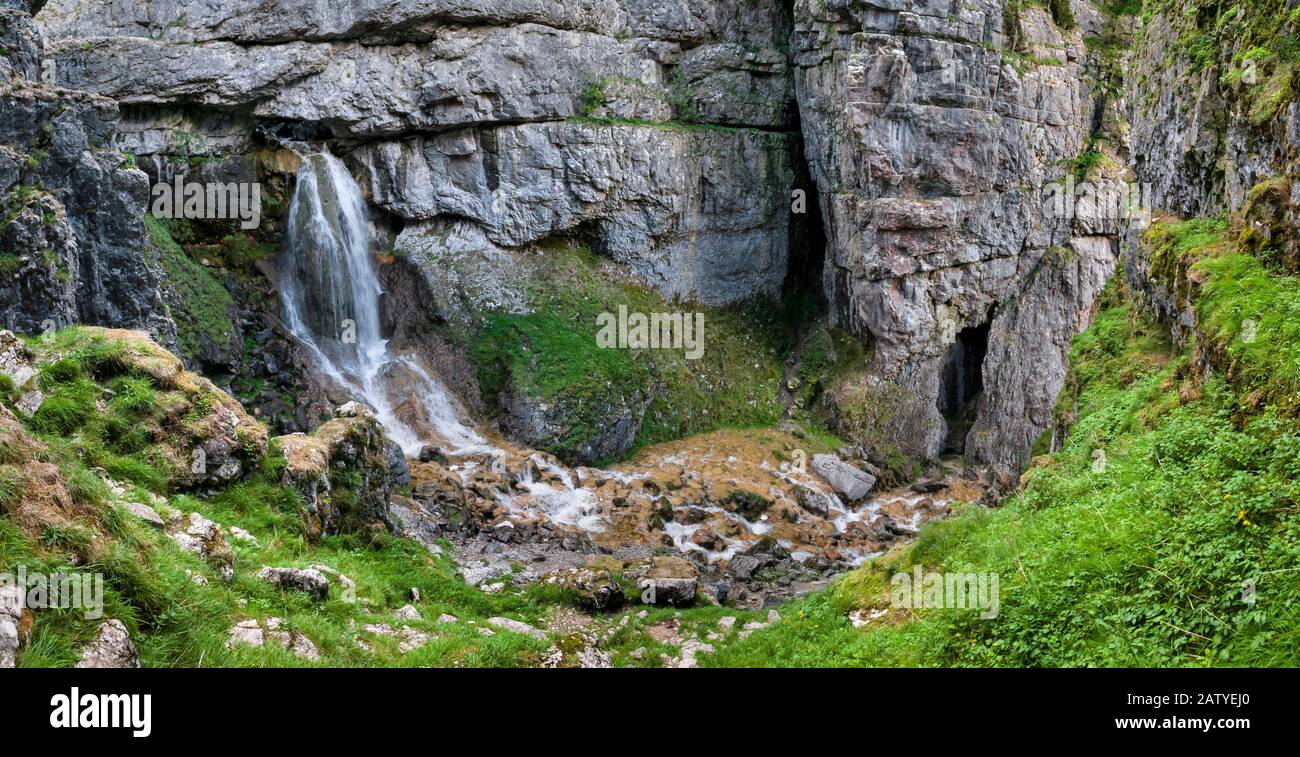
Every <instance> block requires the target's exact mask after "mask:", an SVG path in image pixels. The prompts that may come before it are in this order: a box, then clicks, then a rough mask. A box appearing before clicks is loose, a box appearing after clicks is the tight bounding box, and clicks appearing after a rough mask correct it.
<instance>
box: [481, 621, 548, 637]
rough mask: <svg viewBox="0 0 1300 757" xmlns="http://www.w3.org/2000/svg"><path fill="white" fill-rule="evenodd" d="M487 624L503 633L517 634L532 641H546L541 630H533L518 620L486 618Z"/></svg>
mask: <svg viewBox="0 0 1300 757" xmlns="http://www.w3.org/2000/svg"><path fill="white" fill-rule="evenodd" d="M487 622H488V623H490V624H492V625H494V626H496V627H497V628H500V629H502V630H504V631H511V632H513V633H519V634H523V635H525V636H531V637H533V638H534V639H539V640H541V641H545V640H546V634H545V633H543V632H542V631H541V630H539V629H537V628H533V627H532V626H530V625H528V624H527V623H523V622H520V621H518V620H512V619H510V618H500V617H498V618H488V621H487Z"/></svg>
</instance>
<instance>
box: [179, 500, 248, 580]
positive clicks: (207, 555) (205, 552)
mask: <svg viewBox="0 0 1300 757" xmlns="http://www.w3.org/2000/svg"><path fill="white" fill-rule="evenodd" d="M170 527H172V528H176V529H180V528H181V527H184V530H176V531H175V532H173V533H171V534H169V535H170V536H171V538H172V540H173V541H175V542H176V543H177V544H178V545H180V547H181V549H184V550H185V551H187V552H190V553H192V554H196V555H198V556H199V557H202V558H203V559H204V560H206V561H207V563H208V564H209V565H211V566H212V567H213V568H214V569H216V571H217V574H218V575H219V576H221V580H222V581H225V582H226V583H230V582H231V581H233V580H234V578H235V553H234V552H232V551H231V550H230V544H229V543H228V542H227V541H226V536H225V534H224V533H222V529H221V526H220V525H218V524H217V523H215V522H213V521H210V520H208V519H207V518H205V517H203V516H202V515H199V514H198V513H190V515H189V518H188V520H177V521H176V522H174V523H173V524H171V526H170Z"/></svg>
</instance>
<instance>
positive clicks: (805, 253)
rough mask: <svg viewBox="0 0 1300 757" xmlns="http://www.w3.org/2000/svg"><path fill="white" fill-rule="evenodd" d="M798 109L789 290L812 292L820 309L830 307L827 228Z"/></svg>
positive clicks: (793, 151) (788, 272)
mask: <svg viewBox="0 0 1300 757" xmlns="http://www.w3.org/2000/svg"><path fill="white" fill-rule="evenodd" d="M798 119H799V115H798V111H797V108H796V112H795V128H796V131H795V133H796V134H797V135H798V136H797V137H796V138H795V141H794V146H793V148H792V149H791V156H792V160H793V162H794V176H795V195H794V196H793V197H791V200H790V202H791V206H790V207H791V214H790V260H789V268H788V269H787V271H786V278H785V291H786V292H787V293H803V292H809V293H811V295H812V297H813V299H814V300H815V301H816V302H817V304H818V309H819V310H823V311H824V310H825V309H826V293H825V292H824V291H823V290H822V271H823V269H824V267H825V262H826V227H825V225H824V223H825V221H824V219H823V218H822V208H821V201H820V198H819V196H818V194H817V185H816V184H815V183H814V182H813V178H812V171H811V170H810V169H809V166H808V156H807V153H806V151H805V146H804V141H803V129H802V127H801V124H800V123H799V121H798Z"/></svg>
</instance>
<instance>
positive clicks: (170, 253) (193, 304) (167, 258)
mask: <svg viewBox="0 0 1300 757" xmlns="http://www.w3.org/2000/svg"><path fill="white" fill-rule="evenodd" d="M144 225H145V229H146V231H147V232H148V234H149V239H150V241H152V242H153V244H154V246H155V247H157V248H158V251H159V253H160V257H159V261H160V263H161V264H162V267H163V271H164V272H165V273H166V274H167V280H168V283H169V284H170V285H171V286H172V287H173V289H174V291H175V294H176V297H177V299H178V300H179V302H180V307H179V308H174V309H173V311H172V317H173V319H174V320H175V321H176V336H177V340H178V341H179V343H180V349H181V353H182V355H183V356H184V357H185V359H186V360H187V361H189V362H190V363H191V364H193V363H195V362H196V361H198V359H199V356H200V354H201V348H202V345H203V343H204V340H207V341H209V342H210V343H211V344H213V345H215V346H216V347H217V349H218V350H219V351H221V352H223V353H224V352H227V351H228V350H229V349H230V347H231V344H232V341H231V340H233V339H235V338H236V335H237V334H238V333H239V331H238V328H237V327H236V325H235V324H234V323H233V322H232V320H231V319H232V314H233V313H234V311H235V301H234V298H232V297H231V296H230V293H229V292H228V291H226V288H225V287H224V286H222V285H221V282H220V281H218V280H217V279H216V278H215V277H214V276H213V275H212V274H211V273H209V272H208V270H207V269H206V268H204V267H203V266H202V265H200V264H199V263H198V262H196V261H195V260H193V259H192V258H191V257H190V256H189V255H187V254H186V253H185V251H184V250H183V249H181V246H180V245H179V244H177V243H176V240H174V239H173V238H172V236H171V234H170V233H169V231H168V229H167V227H166V226H165V225H164V223H163V221H161V220H159V219H157V218H154V217H153V216H149V215H146V216H145V219H144Z"/></svg>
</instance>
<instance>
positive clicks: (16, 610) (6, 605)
mask: <svg viewBox="0 0 1300 757" xmlns="http://www.w3.org/2000/svg"><path fill="white" fill-rule="evenodd" d="M0 333H3V332H0ZM23 604H24V596H23V590H22V589H21V588H19V587H18V586H15V585H13V584H5V585H3V586H0V668H12V667H14V666H16V665H17V664H18V649H19V648H20V647H21V646H22V642H23V639H22V636H23V634H22V632H21V631H20V629H21V628H22V627H23V615H24V613H29V612H30V611H29V610H27V609H26V608H24V607H23Z"/></svg>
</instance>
